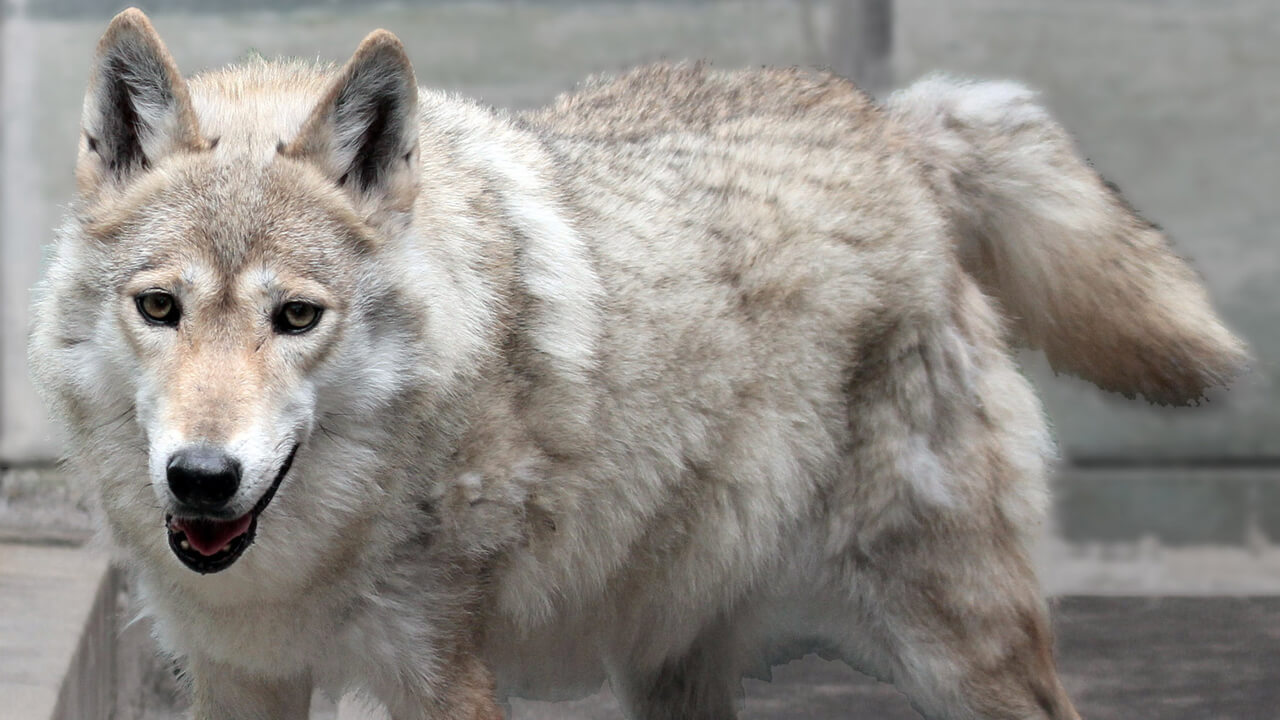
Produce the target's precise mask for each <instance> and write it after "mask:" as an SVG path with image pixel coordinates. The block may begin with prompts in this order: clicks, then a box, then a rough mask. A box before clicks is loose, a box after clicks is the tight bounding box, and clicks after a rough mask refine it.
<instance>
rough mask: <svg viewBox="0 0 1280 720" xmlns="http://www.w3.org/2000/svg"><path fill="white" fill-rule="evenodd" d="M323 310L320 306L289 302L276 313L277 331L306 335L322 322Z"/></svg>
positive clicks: (299, 301) (295, 301) (297, 301)
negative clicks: (305, 333)
mask: <svg viewBox="0 0 1280 720" xmlns="http://www.w3.org/2000/svg"><path fill="white" fill-rule="evenodd" d="M321 310H322V308H320V306H318V305H312V304H311V303H309V302H302V301H301V300H294V301H293V302H287V303H285V304H284V305H281V306H280V309H279V310H278V311H276V316H275V326H276V331H277V332H282V333H288V334H290V335H297V334H299V333H304V332H306V331H308V330H310V329H311V328H313V327H315V326H316V323H317V322H319V321H320V312H321Z"/></svg>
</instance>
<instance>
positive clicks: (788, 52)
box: [0, 0, 1280, 548]
mask: <svg viewBox="0 0 1280 720" xmlns="http://www.w3.org/2000/svg"><path fill="white" fill-rule="evenodd" d="M142 5H143V7H144V9H146V10H147V11H148V12H149V13H150V14H151V16H152V19H153V21H154V23H155V25H156V26H157V28H158V29H159V31H160V33H161V34H162V35H163V36H164V38H165V39H166V41H167V42H168V44H169V46H170V48H171V49H172V51H173V53H174V55H175V56H176V58H177V60H178V63H179V65H180V66H181V67H182V68H183V70H184V71H185V72H188V73H190V72H195V71H199V70H201V69H204V68H209V67H214V66H218V65H222V64H224V63H227V62H232V61H234V60H236V59H237V58H242V57H244V56H245V55H246V54H247V53H250V52H259V53H262V54H265V55H268V56H270V55H276V54H287V55H299V56H305V57H321V58H325V59H332V60H335V61H341V60H343V59H345V58H346V57H347V56H348V55H349V53H350V52H351V50H352V49H353V48H354V47H355V46H356V44H357V43H358V42H359V40H360V39H361V37H363V35H364V34H365V33H367V32H368V31H369V30H371V29H373V28H375V27H386V28H389V29H391V30H393V31H394V32H396V33H397V34H399V35H400V37H401V38H402V39H403V40H404V41H405V44H406V45H407V46H408V48H409V51H410V54H411V56H412V58H413V61H414V63H415V67H416V70H417V73H418V76H419V78H420V80H421V82H422V83H423V84H425V85H431V86H436V87H444V88H450V89H456V90H458V91H461V92H465V93H468V94H471V95H476V96H479V97H480V98H482V99H484V100H485V101H487V102H489V103H492V104H495V105H500V106H507V107H529V106H533V105H537V104H539V103H543V102H546V101H547V100H548V99H550V98H551V97H553V96H554V95H555V93H557V92H560V91H563V90H565V89H568V88H570V87H571V86H572V85H573V83H574V82H575V81H576V80H578V79H580V78H582V77H583V76H584V75H586V74H588V73H590V72H597V71H611V70H618V69H621V68H624V67H626V66H629V65H632V64H635V63H639V62H644V61H648V60H655V59H659V58H686V57H692V58H708V59H710V60H712V61H713V62H715V63H716V64H718V65H720V66H724V67H739V66H750V65H758V64H781V65H791V64H801V65H815V64H816V65H835V66H837V67H843V68H844V69H846V70H850V69H852V66H851V65H850V63H851V62H853V61H854V60H856V59H857V53H858V50H859V49H860V48H864V47H865V46H866V45H867V41H866V40H865V39H864V40H863V41H862V42H858V41H857V38H858V34H859V32H860V29H859V26H858V24H857V23H856V22H851V21H850V18H851V17H852V16H851V15H849V14H848V7H851V6H853V5H856V3H852V2H850V3H845V2H841V1H840V0H812V1H810V2H760V1H741V2H720V1H716V0H706V1H704V2H692V1H690V2H676V1H674V0H673V1H667V2H652V1H650V2H643V1H635V2H591V3H588V2H567V1H562V2H523V3H512V2H439V1H437V2H408V3H401V4H395V5H379V6H373V7H371V6H367V5H364V4H362V3H358V2H355V1H354V0H350V1H342V2H307V0H285V1H284V2H280V3H277V5H278V7H276V8H275V9H272V10H258V9H252V8H251V6H253V5H255V4H254V3H249V2H247V1H245V0H221V1H218V0H199V1H197V0H180V1H179V2H173V3H161V2H150V3H142ZM4 7H5V13H4V22H3V31H2V38H3V47H2V48H0V97H2V98H3V106H2V107H3V133H2V134H0V169H2V174H0V178H2V179H3V186H2V188H0V202H2V205H0V470H2V471H3V472H2V473H0V510H3V509H4V508H5V507H8V508H9V515H10V519H11V520H13V517H14V515H15V512H16V514H17V515H18V516H19V517H17V520H16V521H14V522H17V523H18V524H21V523H22V522H23V520H24V518H26V517H27V516H34V515H36V514H38V513H39V512H40V511H41V508H42V507H43V506H42V505H40V504H39V503H38V502H37V503H34V504H31V505H25V506H24V505H22V504H21V501H22V500H23V499H24V498H43V497H52V498H54V499H56V500H59V501H62V500H65V499H66V498H68V497H69V498H72V504H73V505H76V507H77V508H79V507H80V505H81V503H79V501H78V500H76V499H77V498H78V497H80V496H79V495H78V494H77V493H79V492H80V491H81V489H78V488H77V487H76V486H75V484H74V482H70V483H67V482H65V479H62V478H58V477H57V476H56V473H47V472H43V471H42V469H43V468H45V467H47V466H48V465H49V463H50V462H51V461H52V460H53V459H54V458H55V457H56V456H57V448H58V441H57V435H56V433H55V432H53V431H51V429H50V428H49V427H48V424H47V422H46V421H45V418H44V416H43V412H42V410H41V408H40V405H39V403H38V402H37V401H36V399H35V396H34V393H33V391H32V389H31V387H30V384H29V381H28V380H27V369H26V365H25V352H24V334H25V326H26V321H27V305H28V294H29V288H30V286H31V285H32V284H33V282H34V281H35V280H36V278H37V277H38V275H39V271H40V265H41V253H42V246H43V245H44V244H45V243H46V242H47V241H48V239H49V237H50V228H52V227H53V226H54V225H55V224H56V223H57V222H58V218H59V216H60V214H61V212H62V207H63V206H64V205H65V203H67V202H68V200H69V198H70V193H71V189H72V163H73V154H74V148H75V143H76V133H77V123H78V114H79V107H80V100H81V93H82V91H83V85H84V81H85V77H86V73H87V68H88V64H89V57H90V53H91V52H92V49H93V46H94V43H95V42H96V39H97V37H98V35H99V34H100V33H101V31H102V29H103V28H104V26H105V22H106V20H107V19H108V18H109V16H110V15H111V14H112V13H113V12H114V11H116V10H118V9H119V5H118V4H117V3H115V2H106V1H103V0H43V1H42V0H7V2H6V4H5V6H4ZM855 19H856V18H855ZM871 39H872V41H873V42H872V43H871V44H873V45H874V41H876V38H875V36H874V35H873V36H872V37H871ZM879 42H881V44H882V45H883V46H885V47H886V48H888V50H889V55H888V61H889V62H888V68H889V70H891V72H892V77H893V80H894V81H896V82H897V83H898V84H901V83H905V82H908V81H910V80H912V79H914V78H916V77H918V76H920V75H921V74H923V73H925V72H928V71H931V70H936V69H941V70H946V71H949V72H953V73H958V74H963V75H974V76H980V77H996V78H1013V79H1017V80H1021V81H1024V82H1026V83H1028V84H1029V85H1031V86H1033V87H1035V88H1037V89H1039V90H1040V91H1042V92H1043V99H1044V101H1045V102H1046V103H1047V104H1048V105H1049V106H1050V107H1051V108H1052V110H1053V112H1054V113H1055V114H1056V115H1057V116H1058V117H1059V118H1060V119H1061V120H1062V121H1063V123H1064V124H1065V125H1066V126H1067V127H1068V128H1069V129H1071V130H1072V131H1073V132H1074V133H1075V135H1076V136H1077V138H1078V141H1079V144H1080V146H1081V148H1082V149H1083V151H1084V152H1085V154H1086V155H1088V156H1089V157H1091V158H1092V159H1093V161H1094V162H1095V164H1096V165H1097V167H1098V168H1099V169H1100V170H1101V172H1102V173H1103V174H1104V175H1106V176H1107V177H1108V178H1109V179H1111V180H1113V181H1115V182H1116V183H1117V184H1119V185H1120V186H1121V187H1122V188H1123V189H1124V190H1125V192H1126V194H1127V195H1128V197H1129V199H1130V200H1132V201H1133V203H1134V204H1135V205H1136V206H1137V207H1138V208H1139V209H1141V210H1142V211H1143V212H1144V213H1145V214H1146V215H1148V216H1149V217H1150V218H1152V219H1153V220H1156V221H1157V222H1159V223H1161V224H1162V225H1163V226H1164V227H1165V228H1166V229H1167V230H1168V232H1169V234H1170V235H1171V236H1172V237H1173V239H1174V242H1175V243H1176V245H1177V247H1178V248H1179V250H1180V251H1181V252H1182V253H1183V254H1184V255H1186V256H1188V257H1189V258H1191V259H1192V261H1193V262H1194V264H1195V265H1196V267H1197V268H1198V269H1199V270H1200V272H1201V273H1202V274H1203V276H1204V278H1205V281H1206V283H1207V284H1208V286H1209V288H1210V292H1211V294H1212V295H1213V297H1214V299H1215V300H1216V302H1217V303H1218V305H1219V307H1220V308H1221V309H1222V311H1223V313H1224V314H1225V315H1226V317H1227V318H1228V320H1229V322H1230V324H1231V325H1232V326H1234V327H1235V328H1236V329H1238V330H1239V331H1240V332H1241V333H1242V334H1243V335H1244V336H1245V337H1246V338H1247V339H1248V340H1249V342H1250V344H1251V345H1252V347H1253V349H1254V352H1255V354H1256V357H1257V362H1256V365H1255V369H1254V372H1253V373H1252V374H1251V375H1250V376H1248V377H1246V378H1244V379H1242V380H1241V381H1239V382H1238V383H1237V384H1236V385H1235V386H1234V388H1233V389H1231V390H1230V391H1215V392H1214V393H1212V394H1211V396H1210V398H1209V400H1208V402H1206V403H1205V404H1204V405H1203V406H1201V407H1197V408H1189V409H1177V410H1169V409H1164V408H1153V407H1150V406H1147V405H1146V404H1145V403H1143V402H1133V401H1126V400H1124V399H1123V398H1117V397H1114V396H1108V395H1106V394H1105V393H1102V392H1100V391H1098V390H1096V389H1094V388H1093V387H1092V386H1089V385H1087V384H1085V383H1083V382H1080V381H1077V380H1075V379H1072V378H1065V377H1054V376H1053V374H1052V373H1051V372H1050V371H1048V369H1047V368H1046V367H1045V363H1044V361H1043V360H1042V358H1041V357H1040V356H1039V355H1037V354H1030V353H1029V354H1026V355H1025V356H1024V358H1023V360H1024V364H1025V367H1026V370H1027V373H1028V374H1029V375H1030V376H1031V377H1032V378H1033V379H1034V380H1035V382H1036V383H1037V385H1038V386H1039V387H1040V389H1041V391H1042V393H1043V396H1044V398H1045V403H1046V406H1047V410H1048V413H1049V416H1050V418H1051V420H1052V421H1053V423H1054V425H1055V428H1056V432H1057V435H1058V438H1059V440H1060V442H1061V447H1062V451H1063V454H1064V456H1065V457H1066V458H1067V460H1068V463H1067V464H1066V466H1065V469H1064V472H1063V479H1062V480H1061V481H1060V482H1059V486H1058V488H1057V497H1058V506H1057V507H1058V512H1057V514H1056V529H1057V531H1058V534H1059V535H1060V536H1061V537H1063V538H1065V539H1066V540H1067V541H1070V542H1073V543H1077V544H1079V543H1115V542H1134V543H1140V542H1143V541H1144V540H1151V539H1154V540H1155V541H1156V542H1158V543H1163V544H1168V545H1171V546H1201V545H1207V546H1212V545H1228V546H1240V547H1253V548H1257V547H1258V546H1259V545H1267V546H1269V545H1271V544H1272V543H1274V542H1276V541H1278V540H1280V509H1278V508H1280V492H1277V483H1276V481H1275V477H1276V476H1275V473H1274V472H1273V465H1274V464H1275V462H1276V461H1277V459H1280V432H1277V430H1278V429H1280V416H1278V413H1280V410H1278V409H1277V407H1278V404H1277V402H1276V400H1277V399H1280V397H1278V393H1280V390H1278V389H1277V386H1276V377H1277V373H1278V372H1280V330H1278V329H1277V324H1276V322H1275V312H1276V309H1277V307H1278V306H1280V289H1278V288H1277V280H1280V251H1278V250H1277V248H1276V245H1275V242H1274V240H1273V235H1274V230H1275V228H1276V227H1277V225H1278V224H1280V223H1278V222H1277V220H1280V203H1277V202H1276V200H1277V197H1276V195H1277V188H1280V142H1277V139H1278V138H1280V80H1277V77H1280V72H1278V71H1280V3H1277V2H1275V0H1218V1H1217V2H1212V3H1210V2H1197V1H1195V0H1163V1H1162V0H1074V1H1073V2H1061V1H1060V0H951V1H949V2H944V1H943V0H898V1H897V2H895V3H894V22H893V24H892V30H891V35H890V36H887V37H885V38H880V40H879ZM861 71H863V72H866V73H869V75H870V77H872V82H873V84H874V85H878V86H885V85H888V84H889V82H890V81H889V79H888V77H887V76H886V75H884V74H882V71H881V70H877V69H875V68H871V69H868V68H867V67H865V66H863V67H862V68H861ZM876 89H877V91H881V90H883V87H877V88H876ZM15 507H16V508H19V511H15V510H14V509H13V508H15ZM80 509H82V508H80ZM51 512H52V513H53V514H54V515H56V514H57V512H58V511H56V510H54V511H51ZM24 513H25V515H24ZM77 522H79V520H77Z"/></svg>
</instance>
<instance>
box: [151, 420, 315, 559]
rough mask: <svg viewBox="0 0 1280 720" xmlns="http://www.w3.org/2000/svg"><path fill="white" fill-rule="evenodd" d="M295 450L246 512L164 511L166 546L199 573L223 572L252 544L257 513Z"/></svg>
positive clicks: (295, 448)
mask: <svg viewBox="0 0 1280 720" xmlns="http://www.w3.org/2000/svg"><path fill="white" fill-rule="evenodd" d="M297 452H298V446H297V445H294V446H293V449H292V450H290V451H289V455H288V457H286V458H285V459H284V463H283V464H282V465H281V466H280V470H279V472H277V473H276V477H275V479H274V480H272V481H271V487H269V488H267V491H266V492H265V493H263V495H262V499H260V500H258V503H257V504H256V505H254V506H253V509H251V510H250V511H249V512H247V513H245V514H244V515H241V516H240V517H238V518H233V519H230V520H227V519H222V518H212V517H174V516H173V515H166V516H165V519H164V524H165V527H166V528H167V529H168V530H169V549H170V550H172V551H173V554H174V555H176V556H177V557H178V559H179V560H181V561H182V564H183V565H186V566H187V567H189V568H191V569H192V570H195V571H196V572H198V573H200V574H201V575H208V574H209V573H216V572H222V571H223V570H226V569H227V568H229V567H231V565H232V564H233V563H235V561H236V560H239V559H240V556H241V555H243V554H244V551H245V550H248V549H249V546H250V545H252V544H253V538H254V535H255V533H256V532H257V530H258V515H260V514H262V511H263V510H266V509H267V505H269V504H270V503H271V498H273V497H275V495H276V490H279V489H280V483H281V482H283V481H284V476H285V475H286V474H287V473H288V472H289V467H290V466H291V465H293V456H294V454H296V453H297Z"/></svg>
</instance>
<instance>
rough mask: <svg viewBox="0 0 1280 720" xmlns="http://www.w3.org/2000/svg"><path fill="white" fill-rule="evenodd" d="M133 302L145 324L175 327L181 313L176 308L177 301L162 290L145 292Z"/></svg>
mask: <svg viewBox="0 0 1280 720" xmlns="http://www.w3.org/2000/svg"><path fill="white" fill-rule="evenodd" d="M134 302H135V303H136V304H137V306H138V312H140V313H142V317H144V318H146V320H147V322H149V323H154V324H156V325H168V326H170V327H175V326H177V324H178V318H179V317H180V316H181V315H182V311H181V310H180V309H179V308H178V299H177V298H175V297H174V296H172V295H170V294H169V293H167V292H165V291H163V290H147V291H146V292H142V293H139V294H138V297H137V298H135V300H134Z"/></svg>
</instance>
